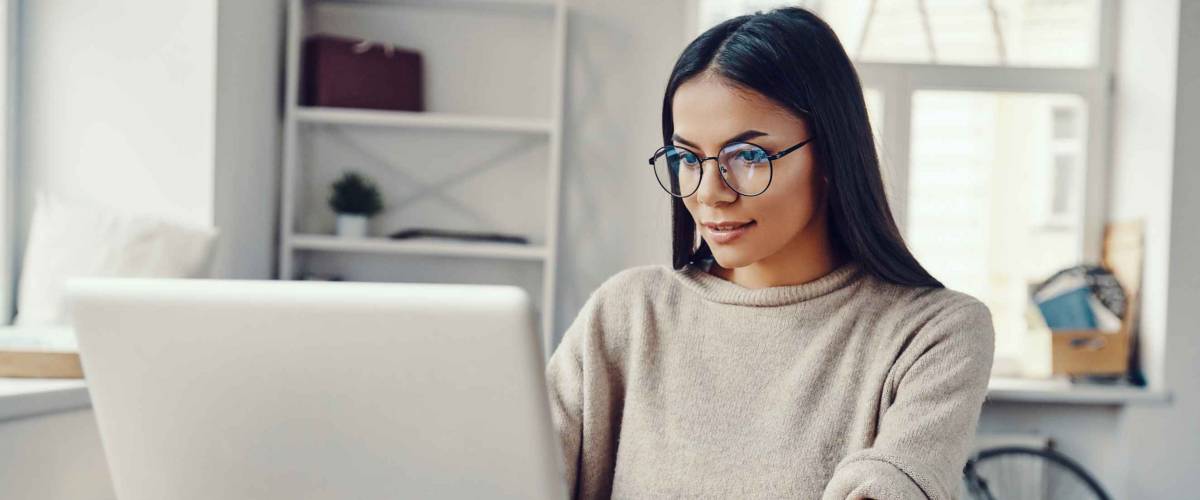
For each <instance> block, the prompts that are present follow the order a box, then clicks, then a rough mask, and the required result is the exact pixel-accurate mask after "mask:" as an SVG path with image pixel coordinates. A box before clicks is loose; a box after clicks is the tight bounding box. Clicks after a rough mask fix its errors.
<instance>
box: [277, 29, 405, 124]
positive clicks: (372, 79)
mask: <svg viewBox="0 0 1200 500" xmlns="http://www.w3.org/2000/svg"><path fill="white" fill-rule="evenodd" d="M303 68H304V71H303V73H302V75H303V77H302V80H301V82H300V84H301V85H300V87H301V96H302V97H301V100H302V101H301V104H303V105H305V106H330V107H339V108H366V109H383V110H394V111H424V110H425V103H424V95H423V86H422V68H421V54H420V53H418V52H415V51H412V50H408V49H403V48H399V47H394V46H392V45H389V44H380V43H374V42H370V41H365V40H356V39H353V38H344V37H339V36H333V35H312V36H309V37H308V38H306V39H305V41H304V65H303Z"/></svg>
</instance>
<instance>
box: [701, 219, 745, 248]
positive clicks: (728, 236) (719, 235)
mask: <svg viewBox="0 0 1200 500" xmlns="http://www.w3.org/2000/svg"><path fill="white" fill-rule="evenodd" d="M756 226H758V222H756V221H750V223H749V224H746V225H744V226H741V227H738V228H736V229H729V230H725V231H722V230H719V229H714V228H712V227H711V226H704V231H705V232H707V233H708V238H707V239H708V241H709V242H712V243H717V244H720V245H725V244H728V243H732V242H733V241H734V240H736V239H738V238H740V237H741V236H742V235H744V234H746V233H747V232H749V231H750V230H751V229H754V228H755V227H756Z"/></svg>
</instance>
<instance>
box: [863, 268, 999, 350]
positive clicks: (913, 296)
mask: <svg viewBox="0 0 1200 500" xmlns="http://www.w3.org/2000/svg"><path fill="white" fill-rule="evenodd" d="M871 281H872V282H871V285H870V288H872V289H874V293H872V294H870V295H872V297H873V299H872V301H873V302H875V308H874V309H875V311H874V315H875V316H876V317H877V318H879V319H880V320H881V321H883V322H884V323H885V324H890V325H893V326H894V327H895V329H896V330H897V332H898V333H900V334H902V335H903V336H905V337H907V336H910V335H912V334H918V336H920V337H926V338H927V340H930V341H935V342H936V341H939V340H945V337H946V336H949V335H953V334H954V333H955V332H970V334H969V335H966V336H965V337H968V338H962V337H964V336H963V335H957V336H958V337H960V338H959V339H958V340H960V341H967V342H978V343H979V344H981V345H983V344H991V343H992V342H994V338H995V330H994V326H993V322H992V313H991V309H990V308H988V306H987V304H985V303H984V302H983V301H982V300H980V299H979V298H977V297H976V296H974V295H971V294H969V293H966V292H963V291H960V290H956V289H953V288H948V287H916V286H904V285H897V284H893V283H887V282H883V281H881V280H878V279H873V280H871ZM904 332H907V333H904ZM919 332H923V333H919Z"/></svg>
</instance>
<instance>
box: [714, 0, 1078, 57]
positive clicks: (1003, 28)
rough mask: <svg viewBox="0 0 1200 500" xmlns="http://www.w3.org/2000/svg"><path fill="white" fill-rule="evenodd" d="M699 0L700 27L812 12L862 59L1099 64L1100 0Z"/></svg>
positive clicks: (849, 50) (852, 55)
mask: <svg viewBox="0 0 1200 500" xmlns="http://www.w3.org/2000/svg"><path fill="white" fill-rule="evenodd" d="M698 1H699V22H700V29H701V30H703V29H707V28H708V27H710V26H713V25H715V24H717V23H719V22H721V21H723V20H725V19H728V18H730V17H734V16H737V15H740V14H745V13H749V12H754V11H756V10H768V9H771V8H774V7H778V6H782V5H800V6H805V7H808V8H810V9H813V10H814V11H817V12H818V13H819V14H820V15H821V17H822V18H824V19H825V20H826V21H827V22H829V24H830V25H831V26H833V28H834V30H835V31H836V32H837V34H838V37H839V38H840V39H841V40H842V44H843V45H844V46H845V47H846V51H847V52H849V53H850V55H851V57H854V58H855V59H856V60H859V61H873V62H907V63H934V64H974V65H1011V66H1039V67H1086V66H1092V65H1095V63H1096V59H1097V57H1096V53H1097V47H1098V43H1097V40H1098V35H1099V26H1100V23H1099V19H1100V2H1099V0H991V1H988V0H923V1H922V0H838V1H836V2H828V1H824V2H822V1H816V0H808V1H799V2H796V1H793V2H784V1H778V0H698ZM864 33H865V36H864Z"/></svg>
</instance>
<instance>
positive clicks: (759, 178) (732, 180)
mask: <svg viewBox="0 0 1200 500" xmlns="http://www.w3.org/2000/svg"><path fill="white" fill-rule="evenodd" d="M812 140H813V139H812V138H811V137H810V138H808V140H806V141H804V142H801V143H799V144H796V145H795V146H792V147H790V148H787V149H785V150H783V151H780V152H778V153H775V154H773V155H771V154H767V151H766V150H765V149H763V148H762V147H761V146H758V145H756V144H751V143H748V142H734V143H730V144H727V145H726V146H725V147H723V148H721V151H720V152H718V153H717V156H709V157H707V158H705V157H702V156H700V155H698V154H696V153H693V152H692V151H691V150H689V149H687V148H684V147H681V146H674V145H671V146H663V147H661V148H659V149H658V151H655V152H654V156H651V157H650V165H651V166H653V167H654V176H655V177H657V178H658V185H660V186H662V188H663V190H665V191H666V192H667V193H668V194H670V195H671V196H675V197H679V198H687V197H688V196H691V195H692V194H693V193H695V192H696V190H697V189H699V188H700V179H701V177H703V176H704V162H706V161H708V160H717V167H718V169H719V170H720V172H721V179H722V180H723V181H724V182H725V185H726V186H729V189H732V190H734V191H735V192H737V193H738V194H740V195H742V196H758V195H760V194H762V193H763V192H764V191H766V190H767V187H768V186H770V185H771V177H772V174H773V170H774V168H773V167H774V161H775V160H778V159H780V158H783V157H784V156H787V154H788V153H791V152H792V151H795V150H797V149H800V148H801V147H804V145H805V144H808V143H809V142H812Z"/></svg>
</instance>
